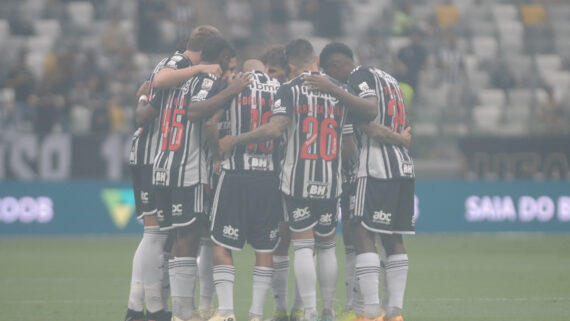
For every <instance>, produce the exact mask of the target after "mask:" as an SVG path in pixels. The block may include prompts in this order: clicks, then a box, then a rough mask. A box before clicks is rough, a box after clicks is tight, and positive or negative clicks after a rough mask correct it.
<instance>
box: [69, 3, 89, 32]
mask: <svg viewBox="0 0 570 321" xmlns="http://www.w3.org/2000/svg"><path fill="white" fill-rule="evenodd" d="M67 13H68V15H69V18H70V19H71V22H72V23H73V24H74V25H76V26H81V27H88V26H89V24H91V21H93V17H94V14H95V9H94V8H93V5H92V4H91V2H87V1H75V2H70V3H68V4H67Z"/></svg>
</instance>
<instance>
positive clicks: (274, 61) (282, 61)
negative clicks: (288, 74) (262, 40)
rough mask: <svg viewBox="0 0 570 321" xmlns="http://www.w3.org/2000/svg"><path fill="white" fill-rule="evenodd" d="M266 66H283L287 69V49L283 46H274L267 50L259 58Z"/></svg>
mask: <svg viewBox="0 0 570 321" xmlns="http://www.w3.org/2000/svg"><path fill="white" fill-rule="evenodd" d="M259 60H261V62H263V64H264V65H268V64H269V65H274V66H281V67H283V69H286V68H287V56H285V47H284V46H282V45H274V46H271V47H269V48H267V49H266V50H265V51H264V52H263V53H262V54H261V56H260V57H259Z"/></svg>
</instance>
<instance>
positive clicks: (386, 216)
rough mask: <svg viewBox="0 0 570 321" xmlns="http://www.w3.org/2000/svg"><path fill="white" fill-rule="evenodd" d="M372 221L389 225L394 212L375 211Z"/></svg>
mask: <svg viewBox="0 0 570 321" xmlns="http://www.w3.org/2000/svg"><path fill="white" fill-rule="evenodd" d="M372 222H374V223H379V224H386V225H389V224H390V223H391V222H392V213H386V212H384V211H374V215H373V216H372Z"/></svg>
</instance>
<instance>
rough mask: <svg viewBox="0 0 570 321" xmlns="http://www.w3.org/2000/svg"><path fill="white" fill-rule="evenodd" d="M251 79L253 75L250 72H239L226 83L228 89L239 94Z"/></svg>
mask: <svg viewBox="0 0 570 321" xmlns="http://www.w3.org/2000/svg"><path fill="white" fill-rule="evenodd" d="M252 81H253V76H252V75H251V73H249V72H245V73H244V72H240V73H238V74H237V75H236V76H235V77H234V79H232V80H231V81H230V82H229V83H228V89H229V90H230V91H231V92H232V93H234V94H239V93H240V92H241V91H242V90H243V89H244V88H245V87H246V86H247V85H249V84H251V82H252Z"/></svg>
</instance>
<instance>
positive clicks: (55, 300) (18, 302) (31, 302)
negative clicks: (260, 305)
mask: <svg viewBox="0 0 570 321" xmlns="http://www.w3.org/2000/svg"><path fill="white" fill-rule="evenodd" d="M236 299H237V300H236V301H237V302H242V301H243V302H245V301H248V299H242V300H239V298H236ZM123 301H124V300H104V299H52V300H14V299H8V300H4V301H3V302H4V303H8V304H48V303H62V304H69V303H91V304H100V303H105V304H107V303H124V302H123ZM406 301H407V302H547V301H570V297H550V298H410V299H406Z"/></svg>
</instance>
